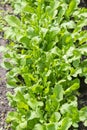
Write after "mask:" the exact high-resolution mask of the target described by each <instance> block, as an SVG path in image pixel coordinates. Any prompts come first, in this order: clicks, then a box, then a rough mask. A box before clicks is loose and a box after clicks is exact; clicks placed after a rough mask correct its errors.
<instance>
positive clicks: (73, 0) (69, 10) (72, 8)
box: [66, 0, 77, 17]
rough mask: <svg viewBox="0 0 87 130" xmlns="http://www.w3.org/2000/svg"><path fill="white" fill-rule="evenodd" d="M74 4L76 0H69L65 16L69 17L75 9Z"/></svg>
mask: <svg viewBox="0 0 87 130" xmlns="http://www.w3.org/2000/svg"><path fill="white" fill-rule="evenodd" d="M76 5H77V0H71V1H70V4H69V7H68V9H67V11H66V16H67V17H69V16H70V15H71V14H72V13H73V12H74V10H75V8H76Z"/></svg>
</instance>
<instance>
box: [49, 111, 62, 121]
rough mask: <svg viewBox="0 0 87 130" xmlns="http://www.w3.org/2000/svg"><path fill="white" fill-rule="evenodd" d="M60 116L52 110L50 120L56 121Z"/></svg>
mask: <svg viewBox="0 0 87 130" xmlns="http://www.w3.org/2000/svg"><path fill="white" fill-rule="evenodd" d="M60 118H61V115H60V113H59V112H54V113H53V114H52V116H51V118H50V121H51V122H58V121H59V120H60Z"/></svg>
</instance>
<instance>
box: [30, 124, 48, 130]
mask: <svg viewBox="0 0 87 130" xmlns="http://www.w3.org/2000/svg"><path fill="white" fill-rule="evenodd" d="M33 130H46V127H45V126H44V125H41V124H36V125H35V127H34V129H33Z"/></svg>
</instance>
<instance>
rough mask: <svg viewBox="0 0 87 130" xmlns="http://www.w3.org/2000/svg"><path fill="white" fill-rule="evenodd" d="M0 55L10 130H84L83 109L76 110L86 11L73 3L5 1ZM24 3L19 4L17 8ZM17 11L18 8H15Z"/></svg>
mask: <svg viewBox="0 0 87 130" xmlns="http://www.w3.org/2000/svg"><path fill="white" fill-rule="evenodd" d="M10 2H11V3H12V6H13V7H14V15H7V16H6V17H5V21H6V23H7V26H5V27H4V32H5V38H6V39H9V40H10V43H9V45H7V47H6V50H5V55H4V63H3V66H4V67H5V68H6V69H7V70H8V72H7V87H12V88H13V89H14V94H11V93H10V92H8V94H7V96H8V99H9V104H10V105H11V106H12V107H13V108H15V109H14V111H12V112H9V113H8V116H7V122H8V123H11V128H12V130H68V129H69V128H70V127H71V126H73V127H74V128H78V123H79V122H80V121H83V122H84V125H85V126H86V125H87V107H85V108H82V109H81V110H78V103H77V97H76V95H77V94H78V88H79V87H80V81H79V78H78V75H79V76H85V81H86V77H87V66H86V64H87V60H86V59H85V60H83V61H82V60H81V59H82V56H83V55H84V56H86V55H87V44H86V43H87V31H86V30H83V27H84V26H86V24H87V9H85V8H83V9H80V8H78V4H79V2H80V1H79V0H70V1H69V0H48V1H47V0H19V1H18V0H17V1H15V2H13V1H10ZM23 3H24V4H23ZM19 6H20V8H19Z"/></svg>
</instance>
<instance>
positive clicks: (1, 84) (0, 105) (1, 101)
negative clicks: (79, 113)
mask: <svg viewBox="0 0 87 130" xmlns="http://www.w3.org/2000/svg"><path fill="white" fill-rule="evenodd" d="M79 7H87V0H81V3H80V5H79ZM3 8H4V10H5V11H6V10H7V8H8V10H11V8H10V7H9V6H8V5H5V6H4V7H2V6H1V5H0V10H3ZM85 28H86V27H85ZM86 29H87V28H86ZM0 35H2V34H0ZM6 44H7V41H5V40H3V38H1V36H0V46H1V45H3V46H5V45H6ZM1 62H2V53H0V64H1ZM5 75H6V71H5V70H4V69H3V68H1V67H0V130H10V129H9V126H8V125H7V124H6V123H5V119H6V115H7V112H8V111H10V110H11V108H10V106H9V103H8V100H7V98H6V93H7V91H12V90H11V89H8V88H6V77H5ZM80 83H81V88H80V89H79V92H80V95H79V97H78V108H79V109H80V108H82V107H83V106H87V84H85V83H84V77H83V78H81V79H80ZM70 130H74V128H70ZM78 130H87V127H85V126H84V125H83V123H82V122H80V123H79V128H78Z"/></svg>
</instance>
